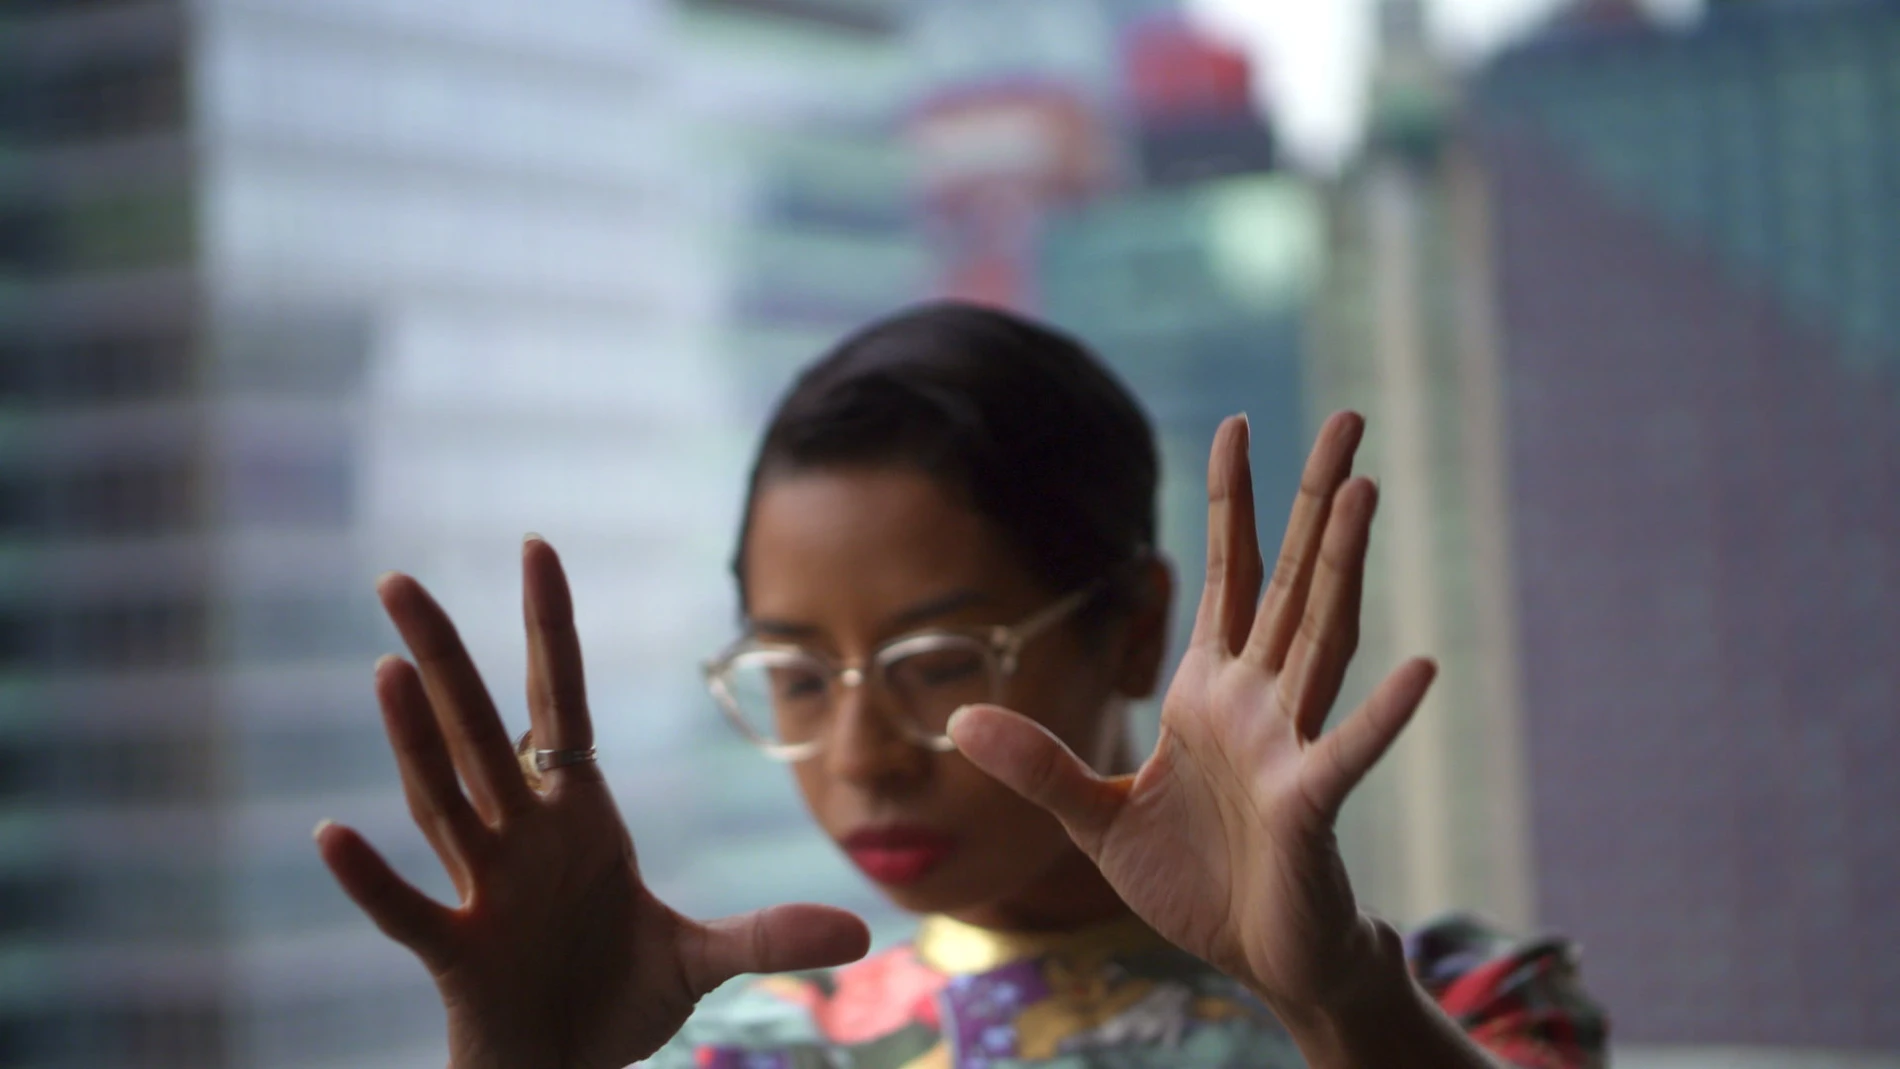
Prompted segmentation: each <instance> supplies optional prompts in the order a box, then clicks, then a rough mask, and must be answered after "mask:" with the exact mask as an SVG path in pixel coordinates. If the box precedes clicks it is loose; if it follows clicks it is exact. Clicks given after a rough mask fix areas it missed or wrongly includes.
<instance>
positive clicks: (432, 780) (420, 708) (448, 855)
mask: <svg viewBox="0 0 1900 1069" xmlns="http://www.w3.org/2000/svg"><path fill="white" fill-rule="evenodd" d="M376 697H377V700H378V702H379V703H380V704H381V705H382V708H383V729H384V730H385V731H387V732H388V733H389V745H390V748H391V749H392V750H394V751H395V754H396V768H397V770H398V771H399V772H400V773H401V775H402V794H403V797H404V798H405V799H407V800H408V802H409V816H410V818H411V819H413V820H414V821H415V822H416V827H418V828H420V829H422V835H423V837H424V838H426V839H428V840H429V845H430V846H431V847H433V848H434V849H435V856H436V857H438V858H441V859H442V867H443V868H445V869H447V870H448V872H449V878H450V879H452V880H454V881H455V889H456V890H457V891H458V892H460V893H461V894H462V896H463V897H464V898H466V897H467V896H468V893H469V889H470V887H471V886H472V885H473V876H474V858H475V856H476V854H477V853H479V852H480V851H481V850H482V848H483V846H484V845H485V844H486V842H487V841H488V837H489V835H490V834H491V833H490V832H489V830H488V826H487V825H486V824H483V823H482V819H481V817H480V816H478V815H477V814H476V812H475V810H474V808H473V807H471V806H470V805H469V804H468V798H467V797H465V796H464V795H463V794H462V785H461V783H460V782H458V781H457V779H456V776H455V762H454V761H453V760H451V759H450V757H449V750H448V746H447V744H446V743H444V742H443V740H442V729H441V728H440V727H438V726H437V725H436V722H435V714H434V712H433V711H431V709H430V708H429V696H428V694H427V693H425V692H424V691H423V689H422V678H421V677H420V676H418V675H417V674H416V670H415V668H414V667H413V666H412V665H410V664H409V662H407V661H405V660H403V659H402V658H400V657H393V656H392V657H384V658H383V659H382V660H380V661H378V662H376Z"/></svg>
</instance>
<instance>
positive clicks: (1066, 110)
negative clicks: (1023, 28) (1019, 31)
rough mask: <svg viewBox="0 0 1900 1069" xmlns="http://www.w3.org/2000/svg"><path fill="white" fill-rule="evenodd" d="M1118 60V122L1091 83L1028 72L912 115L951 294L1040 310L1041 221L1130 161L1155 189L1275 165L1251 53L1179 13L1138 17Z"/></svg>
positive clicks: (1101, 185) (927, 205)
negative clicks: (1097, 97) (1210, 34)
mask: <svg viewBox="0 0 1900 1069" xmlns="http://www.w3.org/2000/svg"><path fill="white" fill-rule="evenodd" d="M1118 60H1119V72H1120V83H1121V94H1120V95H1121V97H1122V101H1121V103H1122V106H1123V108H1124V111H1125V114H1124V115H1122V116H1119V117H1118V116H1116V115H1115V114H1114V109H1113V108H1112V107H1111V106H1110V104H1109V102H1107V101H1098V100H1095V99H1092V98H1091V96H1090V95H1089V93H1088V92H1087V90H1086V89H1085V88H1084V87H1082V86H1080V85H1073V84H1068V83H1065V82H1060V81H1055V80H1049V79H1039V78H1030V77H1023V78H1008V79H998V80H996V81H991V82H985V83H979V84H971V85H962V86H955V87H951V88H949V89H946V90H944V91H942V92H939V93H937V94H934V95H932V96H930V97H928V98H927V99H925V100H924V101H923V102H922V103H921V104H920V105H919V106H918V107H917V108H916V109H915V110H914V111H913V113H912V115H911V117H910V119H909V122H908V124H907V126H908V134H909V138H910V141H911V144H912V146H913V148H914V149H915V152H916V157H917V161H918V192H919V196H920V201H921V209H922V211H923V214H924V216H925V219H926V220H927V223H928V225H929V228H930V229H931V231H932V232H933V233H934V234H935V236H936V240H937V241H938V243H939V246H940V249H941V255H942V256H943V259H944V263H945V269H944V275H943V279H942V282H941V285H940V287H939V289H940V292H941V293H943V294H944V295H945V296H951V297H957V298H961V299H965V300H972V301H979V302H983V303H988V304H994V305H1001V306H1004V307H1010V308H1018V309H1024V310H1031V309H1033V308H1034V307H1035V306H1036V304H1037V295H1036V293H1035V292H1034V282H1033V280H1034V278H1035V277H1036V273H1037V272H1036V268H1035V262H1036V253H1037V246H1038V242H1039V235H1040V232H1041V225H1042V220H1043V219H1044V218H1046V216H1047V214H1048V213H1049V212H1051V211H1053V210H1060V209H1061V208H1062V207H1064V206H1068V205H1074V204H1078V203H1082V202H1085V201H1087V200H1089V199H1091V198H1093V197H1095V196H1097V195H1099V194H1101V193H1102V192H1104V191H1106V190H1108V189H1110V188H1112V187H1114V186H1116V185H1118V184H1126V183H1127V179H1128V177H1129V170H1130V163H1131V162H1132V163H1134V164H1136V165H1137V166H1138V169H1139V172H1140V179H1141V181H1142V183H1143V184H1152V185H1177V184H1184V183H1187V182H1191V181H1195V180H1199V179H1205V178H1211V177H1218V176H1221V175H1227V174H1236V173H1244V172H1249V171H1259V170H1264V169H1267V168H1268V167H1270V166H1272V163H1273V156H1274V152H1273V138H1272V135H1271V133H1270V132H1269V131H1268V129H1267V126H1266V124H1265V123H1264V122H1262V121H1261V118H1260V115H1259V112H1258V111H1257V110H1256V108H1255V107H1254V104H1253V98H1252V83H1253V68H1252V66H1251V64H1250V63H1249V62H1248V60H1247V57H1246V56H1245V55H1244V54H1242V53H1241V52H1240V51H1239V50H1237V49H1235V48H1233V47H1231V46H1229V45H1227V44H1225V43H1222V42H1220V41H1216V40H1213V39H1210V38H1208V37H1207V36H1205V35H1204V34H1203V33H1201V32H1200V31H1199V30H1197V29H1195V28H1194V27H1193V26H1191V25H1190V24H1189V23H1188V22H1187V21H1186V20H1185V19H1182V18H1180V17H1178V16H1171V15H1170V16H1159V17H1155V18H1148V19H1143V20H1141V21H1139V22H1136V23H1133V24H1131V25H1130V26H1128V27H1127V28H1126V29H1125V30H1124V31H1123V34H1122V38H1121V45H1120V53H1119V56H1118ZM1131 148H1132V153H1131V151H1130V150H1131ZM1131 155H1132V157H1133V159H1132V160H1131Z"/></svg>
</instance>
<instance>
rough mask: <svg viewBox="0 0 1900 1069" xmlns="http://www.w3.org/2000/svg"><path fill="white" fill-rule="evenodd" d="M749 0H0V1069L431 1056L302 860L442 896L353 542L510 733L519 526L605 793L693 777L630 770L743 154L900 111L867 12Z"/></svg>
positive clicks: (654, 863) (635, 818)
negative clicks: (388, 570)
mask: <svg viewBox="0 0 1900 1069" xmlns="http://www.w3.org/2000/svg"><path fill="white" fill-rule="evenodd" d="M770 6H771V7H772V8H774V10H771V11H766V10H763V9H758V10H754V9H749V8H748V6H747V5H742V4H712V3H708V4H689V3H681V4H677V5H676V4H671V3H662V2H659V0H554V2H551V3H540V4H533V5H529V4H523V3H518V2H513V0H474V2H466V3H454V4H444V3H417V2H399V0H337V2H326V3H322V4H311V3H304V2H300V0H209V2H205V3H196V4H189V5H187V4H182V3H177V2H170V0H126V2H103V0H102V2H98V3H87V4H59V3H35V2H26V3H13V4H8V5H6V6H5V9H4V11H3V12H0V393H3V394H4V397H3V398H0V434H4V435H5V436H6V441H7V443H8V444H7V446H6V448H5V449H4V451H0V525H3V526H0V540H3V541H0V553H3V556H0V560H4V565H3V566H0V829H3V831H0V1063H4V1064H7V1065H9V1066H13V1065H19V1066H25V1067H36V1069H37V1067H45V1069H51V1067H56V1066H58V1067H65V1066H87V1067H104V1066H178V1067H185V1066H189V1067H194V1069H196V1067H220V1066H233V1067H235V1066H246V1067H248V1066H287V1067H288V1066H318V1065H336V1066H343V1065H348V1066H373V1065H439V1064H440V1061H441V1050H442V1040H441V1016H440V1011H439V1008H438V1007H437V1006H436V1005H435V1000H434V996H433V994H432V993H431V991H430V990H429V984H428V981H427V978H426V976H425V975H424V974H423V973H422V971H421V970H420V969H419V968H418V967H417V966H416V965H415V964H414V962H412V961H410V960H408V957H407V955H406V954H404V953H403V952H401V951H400V950H398V949H397V948H395V947H393V946H392V945H390V944H388V943H387V942H386V941H385V940H383V939H382V938H381V937H380V936H379V935H378V934H376V933H375V932H374V930H373V929H371V928H370V927H369V926H368V924H367V923H366V922H364V921H363V919H362V918H361V917H360V916H359V915H358V914H356V912H355V911H354V909H353V908H352V907H350V906H349V905H348V903H347V902H345V901H344V900H343V898H342V896H341V895H340V893H338V892H337V891H336V890H335V889H334V887H333V886H332V885H331V883H330V881H329V878H328V876H327V875H326V874H325V873H323V872H322V870H321V868H320V866H319V865H318V864H317V863H316V860H315V857H314V852H313V851H312V850H311V848H310V846H309V841H308V838H307V834H308V830H309V827H310V825H311V824H312V823H313V822H314V820H315V819H316V818H317V817H319V816H331V817H335V818H338V819H342V820H346V821H349V822H352V823H354V824H356V825H358V826H359V827H362V828H363V829H364V830H365V831H366V832H367V833H368V834H369V835H370V836H371V837H372V839H373V840H374V841H376V842H378V843H379V844H381V845H383V846H384V847H385V848H386V849H387V850H388V852H389V853H390V854H391V855H392V858H393V860H395V861H396V862H397V863H398V865H399V867H402V868H404V869H405V870H406V871H408V872H409V873H410V874H412V875H413V876H415V877H417V878H418V879H419V880H421V881H422V882H423V883H424V885H425V886H427V887H429V888H430V889H432V890H435V891H437V892H438V893H442V892H446V881H445V880H443V879H442V878H441V877H440V875H439V868H438V866H437V865H436V863H435V861H434V860H433V858H431V857H429V856H428V854H427V851H426V848H424V847H423V845H422V842H421V840H420V838H419V836H418V835H417V834H416V833H415V831H414V829H413V828H411V827H409V826H408V821H407V818H406V816H405V814H404V809H403V806H402V803H401V800H400V796H399V794H398V792H397V790H396V780H395V774H394V768H393V765H392V763H391V762H390V760H389V758H388V756H387V752H386V746H385V744H384V743H383V741H382V738H381V729H380V726H379V724H378V721H377V717H376V715H375V712H374V703H373V700H372V698H371V697H370V692H369V686H368V682H369V668H370V664H371V661H372V659H373V657H374V655H375V654H376V653H378V652H380V651H382V650H384V649H388V648H392V647H393V645H394V642H393V635H391V634H390V633H389V631H388V630H387V629H386V627H384V625H382V624H381V623H380V622H379V621H378V614H377V612H376V610H375V605H374V601H373V598H372V596H371V592H370V583H371V579H372V577H373V576H374V574H375V573H376V572H377V571H379V570H381V569H382V568H385V567H400V568H403V569H405V570H410V571H413V572H415V573H417V574H418V575H420V576H421V577H422V578H423V579H424V580H425V581H427V582H429V583H430V584H431V586H432V587H434V588H435V590H436V591H437V593H438V594H439V595H440V596H441V597H442V599H443V600H444V601H445V603H446V604H447V605H448V607H449V608H450V610H451V611H452V612H453V613H454V614H455V615H456V617H457V619H458V621H460V622H461V624H462V631H463V635H464V638H465V639H466V640H467V641H468V643H469V645H470V646H471V648H472V649H473V650H474V652H475V653H476V655H477V657H478V660H479V661H480V662H481V663H482V664H483V666H484V667H485V668H486V669H487V674H488V678H489V682H490V684H491V687H492V688H493V689H494V691H495V692H496V694H497V697H498V700H499V701H500V703H501V704H502V705H503V707H504V709H506V710H509V711H510V712H511V713H512V722H513V723H515V724H516V725H517V726H519V725H520V713H519V703H518V702H517V701H515V700H513V696H514V695H516V694H519V693H520V685H519V684H520V678H521V669H520V667H519V666H520V661H521V655H520V637H519V623H518V621H519V618H520V617H519V609H518V607H517V598H518V593H517V583H518V579H517V573H516V570H515V559H516V557H515V549H514V539H515V537H516V536H517V535H518V534H519V533H520V532H522V531H526V530H529V529H531V528H532V529H537V530H541V531H543V532H545V533H546V534H548V535H549V536H550V537H551V538H553V539H554V540H555V541H556V542H557V544H560V545H561V546H562V548H563V549H564V551H565V552H566V556H567V558H568V561H569V564H570V568H571V570H572V572H573V574H574V576H575V580H576V583H577V587H578V590H577V601H578V603H579V607H580V612H581V616H582V621H581V622H582V628H583V631H584V632H585V634H586V635H587V640H588V652H589V661H590V673H589V674H590V683H591V684H592V687H591V689H592V692H593V702H594V707H595V710H596V715H597V717H598V718H599V719H600V720H601V744H602V749H603V752H604V754H606V755H608V756H609V757H617V758H618V760H610V761H609V764H608V767H609V768H610V770H614V769H618V770H620V771H621V772H622V773H623V774H624V773H625V772H626V771H627V770H629V769H632V768H638V769H640V774H639V775H638V776H636V777H633V778H632V779H631V780H630V781H629V782H628V783H617V786H620V787H621V788H622V790H621V794H622V801H623V803H624V804H625V805H626V806H627V807H628V809H629V812H630V819H631V820H632V822H633V823H634V824H635V826H636V827H637V828H648V829H657V828H659V827H661V825H662V822H661V821H658V820H651V819H646V818H643V815H642V814H651V813H654V812H656V811H659V805H660V803H661V802H663V801H664V802H672V801H673V800H675V799H677V798H680V797H686V798H693V797H702V796H704V795H705V794H707V793H708V792H704V791H699V792H697V793H695V792H693V791H691V790H690V789H687V786H688V785H686V784H685V782H684V779H685V777H686V776H688V775H690V773H689V771H687V770H686V768H687V765H686V764H685V763H682V762H679V761H672V762H665V761H659V760H657V759H656V755H661V754H667V753H673V754H677V753H679V752H680V750H681V747H683V746H684V747H687V748H688V749H690V748H691V746H692V745H693V742H692V740H694V739H697V738H699V737H700V734H699V733H700V732H701V731H702V730H712V729H713V728H716V724H715V723H714V718H713V717H712V715H711V714H710V712H708V706H707V703H706V699H705V697H704V695H703V692H701V691H700V689H699V685H698V680H697V677H696V673H695V671H694V665H695V663H696V661H697V659H698V658H699V657H701V656H703V655H704V654H705V653H706V652H708V650H710V649H711V648H712V647H714V646H715V645H716V644H717V643H718V642H719V641H721V640H723V639H724V638H725V637H727V634H728V629H729V627H730V621H731V617H730V595H729V594H728V593H727V591H726V589H725V588H724V587H723V586H722V583H721V576H722V574H723V570H724V564H725V553H726V547H727V546H729V545H730V539H731V537H732V533H733V532H732V529H731V525H732V523H733V518H734V514H735V513H736V508H737V504H738V497H739V486H738V481H737V479H736V478H735V473H736V472H738V471H739V470H741V469H742V466H743V455H744V449H745V447H746V445H745V443H746V442H747V441H748V440H749V438H750V436H751V433H752V426H751V421H752V419H753V418H754V414H755V408H756V401H755V400H754V399H753V397H752V393H753V392H755V391H753V390H751V389H750V387H749V386H748V385H747V384H746V383H743V382H741V381H739V380H738V378H737V376H736V375H735V370H737V369H735V368H733V367H732V366H731V365H729V364H728V363H726V362H725V360H724V354H726V353H727V352H728V344H729V341H730V333H731V332H730V330H729V323H730V316H731V314H732V312H731V310H732V308H733V306H734V304H735V303H737V302H738V300H739V298H738V296H737V295H738V294H739V293H740V291H741V289H742V284H741V281H740V279H739V278H738V277H737V276H736V275H735V272H734V271H733V269H732V265H733V262H734V256H735V250H737V249H740V248H742V247H744V245H745V242H746V241H747V240H749V237H748V235H749V234H750V233H751V230H750V228H751V227H752V225H753V220H754V219H755V217H756V215H755V212H754V210H753V208H752V205H754V204H755V203H756V202H757V201H758V200H759V199H760V198H761V197H762V196H763V195H764V194H763V193H762V192H761V189H762V185H761V183H760V182H758V181H756V180H755V178H756V175H757V173H758V172H757V171H755V170H754V169H752V164H753V163H754V162H755V161H757V160H759V159H760V158H762V155H763V153H762V152H761V151H760V150H759V148H758V145H759V143H760V142H761V140H763V139H768V138H769V137H771V136H773V135H772V131H773V130H774V128H775V127H782V126H784V125H786V124H796V123H799V122H803V121H806V120H807V119H809V118H811V117H812V116H819V117H827V116H829V115H830V109H831V108H832V106H833V102H835V101H838V100H840V99H842V100H845V101H847V102H855V101H864V100H887V101H888V100H893V99H900V98H901V94H900V93H898V92H897V91H896V90H895V88H894V87H896V86H898V85H900V84H901V82H902V67H901V65H900V64H897V63H895V62H894V59H895V57H896V55H897V52H896V49H895V47H894V46H893V45H892V44H890V37H889V33H888V30H889V28H890V25H891V19H890V17H889V10H890V9H891V7H892V5H889V4H884V3H862V2H860V3H844V2H843V0H838V2H834V3H815V2H814V3H808V4H803V5H797V6H798V8H799V10H796V11H794V10H790V8H791V7H792V6H793V5H785V4H777V5H770ZM880 35H881V36H880ZM820 68H821V69H822V71H823V74H822V76H819V75H816V74H814V70H816V69H820ZM851 106H852V107H856V106H857V105H856V104H852V105H851ZM843 110H844V111H845V112H846V114H844V115H842V116H839V118H840V121H847V120H849V119H850V118H851V115H850V114H849V113H850V110H851V108H850V107H846V108H844V109H843ZM823 166H824V165H823V164H820V165H817V169H818V170H822V169H823ZM821 181H822V180H821ZM833 200H834V201H836V202H846V201H849V200H850V198H849V197H848V196H846V195H838V194H834V195H833ZM798 255H799V256H800V257H803V256H804V255H805V254H804V253H802V252H801V253H799V254H798ZM753 259H754V260H757V259H758V257H757V256H754V257H753ZM805 262H807V263H809V262H810V261H809V260H808V259H807V260H805ZM857 277H858V278H859V279H861V280H862V279H865V278H866V277H867V276H866V275H865V274H864V273H863V272H860V274H859V275H858V276H857ZM878 281H880V282H881V283H886V285H887V288H886V289H884V290H881V291H879V292H880V294H883V295H884V296H880V297H879V298H878V300H880V301H881V300H887V299H895V298H893V297H891V296H889V295H891V294H894V293H897V292H899V290H900V289H901V281H900V282H899V283H897V284H895V285H896V286H897V288H895V289H894V288H891V285H892V284H889V283H888V282H887V280H886V279H885V278H883V277H882V276H880V278H879V280H878ZM873 303H876V302H875V301H874V302H873ZM860 313H861V309H860V308H857V307H853V308H852V309H851V310H850V314H851V315H854V316H855V315H858V314H860ZM748 370H749V369H748ZM716 490H729V492H728V493H719V492H715V491H716ZM630 607H632V608H630ZM702 725H704V726H702ZM757 774H758V775H760V776H762V777H770V776H772V775H773V770H771V769H768V768H761V769H759V770H758V771H757ZM665 812H667V814H668V815H669V816H671V817H674V818H676V819H674V820H672V821H670V822H668V823H670V825H671V828H672V829H674V830H673V831H672V832H671V834H670V837H669V835H668V834H663V833H660V832H658V831H656V832H655V833H654V834H651V835H649V836H648V837H647V839H646V840H645V841H643V844H642V845H643V859H645V860H647V861H649V863H650V866H651V868H652V869H653V871H654V873H655V875H656V877H657V878H659V879H661V880H662V881H670V882H669V884H668V885H669V886H673V887H686V888H693V887H701V886H707V885H717V884H719V883H721V882H722V881H720V880H718V879H717V878H709V877H708V876H706V875H705V874H703V873H702V874H701V875H698V876H695V875H694V873H693V872H691V871H686V870H685V869H683V868H682V866H683V864H684V859H685V858H687V857H688V856H689V855H691V852H690V851H689V850H688V846H689V844H690V843H691V839H692V834H693V830H694V827H695V825H694V821H695V820H699V819H702V818H706V819H710V817H709V816H708V814H706V813H702V812H699V811H697V810H695V809H693V808H692V807H691V806H684V807H675V808H673V809H669V810H666V811H665ZM838 867H839V869H840V870H841V868H842V867H841V866H838ZM723 882H726V883H729V882H730V881H723ZM793 890H796V889H793Z"/></svg>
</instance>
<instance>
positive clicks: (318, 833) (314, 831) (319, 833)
mask: <svg viewBox="0 0 1900 1069" xmlns="http://www.w3.org/2000/svg"><path fill="white" fill-rule="evenodd" d="M335 823H336V821H334V820H331V819H330V818H329V817H324V818H323V819H322V820H319V821H317V826H316V827H314V828H311V829H310V837H311V838H312V839H315V840H316V841H317V842H322V841H323V830H324V829H325V828H328V827H329V826H330V825H332V824H335Z"/></svg>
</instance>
